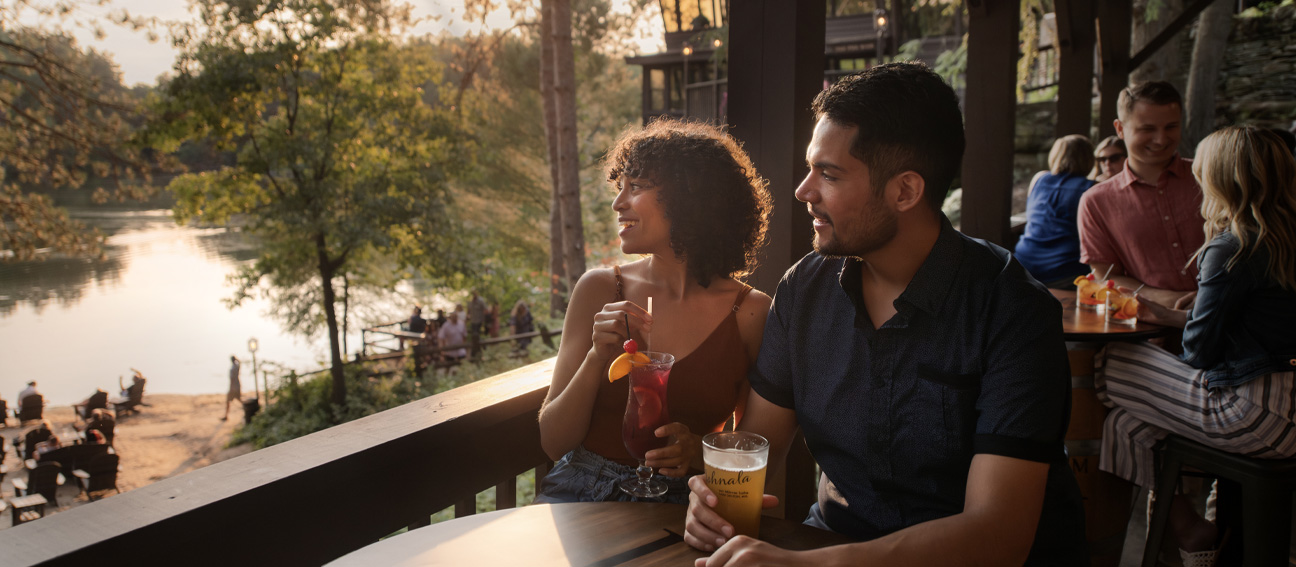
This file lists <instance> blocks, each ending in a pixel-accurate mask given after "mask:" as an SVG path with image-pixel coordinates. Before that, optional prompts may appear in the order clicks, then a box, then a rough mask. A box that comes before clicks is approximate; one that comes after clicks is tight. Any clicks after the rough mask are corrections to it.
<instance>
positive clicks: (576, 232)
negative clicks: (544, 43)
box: [551, 0, 585, 289]
mask: <svg viewBox="0 0 1296 567" xmlns="http://www.w3.org/2000/svg"><path fill="white" fill-rule="evenodd" d="M552 5H553V9H552V14H553V19H552V23H551V26H552V30H553V42H554V72H555V75H554V94H555V99H556V101H557V103H558V104H557V110H558V112H557V117H558V122H557V124H558V177H559V189H558V198H559V201H560V202H561V205H562V229H563V231H562V232H563V259H564V260H565V261H566V262H565V264H566V272H567V289H575V288H576V281H577V280H579V279H580V277H581V275H583V274H584V273H585V228H584V224H583V222H582V219H581V199H580V158H579V156H578V154H577V152H578V151H579V144H578V142H577V139H576V59H575V54H574V53H573V52H572V12H571V0H552Z"/></svg>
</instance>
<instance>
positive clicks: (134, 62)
mask: <svg viewBox="0 0 1296 567" xmlns="http://www.w3.org/2000/svg"><path fill="white" fill-rule="evenodd" d="M37 1H40V0H37ZM406 1H407V2H408V3H409V4H410V5H412V6H413V7H414V15H415V17H416V18H425V20H424V21H422V22H421V23H420V24H419V25H417V26H416V27H415V28H414V29H413V30H412V33H413V34H414V35H423V34H428V33H439V32H441V31H443V30H447V29H448V30H449V31H450V32H451V33H454V34H462V33H464V32H465V31H469V30H470V28H469V27H468V26H467V25H465V24H464V23H463V22H461V21H459V18H458V16H460V15H461V14H462V12H463V9H462V6H463V1H462V0H406ZM626 3H627V2H626V0H614V2H613V5H614V6H615V7H616V9H618V10H621V11H628V9H627V8H626V7H625V5H626ZM121 10H126V11H127V12H129V13H130V14H131V15H132V16H145V17H156V18H158V19H161V20H181V21H182V20H189V19H192V18H193V17H194V16H193V15H192V14H191V13H190V12H189V10H188V2H186V1H184V0H111V4H110V5H109V6H108V7H105V8H100V7H95V6H91V5H83V6H82V11H83V12H84V14H85V15H86V16H106V15H108V14H109V13H113V12H119V11H121ZM434 18H437V19H434ZM488 24H490V25H492V26H508V25H511V24H512V22H511V21H510V20H509V17H508V14H507V13H506V12H504V11H502V10H501V11H498V12H496V13H494V14H492V15H491V17H490V19H489V20H488ZM655 24H656V25H653V26H643V27H644V28H651V29H643V30H637V31H638V32H639V33H638V35H639V36H641V39H640V41H639V49H638V51H639V52H640V53H654V52H657V51H659V50H661V48H662V47H661V46H660V43H661V29H660V27H661V24H660V22H655ZM72 31H73V33H74V34H75V35H76V36H77V39H78V40H79V41H80V42H81V44H82V45H84V46H88V47H93V48H95V50H97V51H100V52H104V53H110V54H112V59H113V61H114V62H116V64H117V66H118V68H119V69H120V70H121V72H122V83H123V84H125V85H127V86H131V85H135V84H136V83H145V84H153V83H155V82H156V80H157V77H158V75H161V74H163V73H166V72H167V71H168V70H170V69H171V64H172V63H173V62H174V61H175V58H176V51H175V49H174V48H173V47H172V46H171V42H170V40H169V39H168V38H167V37H166V34H165V28H160V29H159V35H160V36H161V37H160V38H159V39H158V40H157V41H156V42H149V41H148V39H147V38H146V36H145V33H144V32H143V31H133V30H130V29H128V28H123V27H119V26H114V25H110V24H109V25H104V26H103V31H104V32H105V37H104V38H103V39H102V40H98V39H95V37H94V34H92V33H91V32H90V31H89V30H88V29H73V30H72Z"/></svg>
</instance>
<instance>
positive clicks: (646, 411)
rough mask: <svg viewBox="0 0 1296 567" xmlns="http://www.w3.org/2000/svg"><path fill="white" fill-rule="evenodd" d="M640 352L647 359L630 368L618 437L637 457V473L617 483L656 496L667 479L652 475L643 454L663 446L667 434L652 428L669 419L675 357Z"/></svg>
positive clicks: (628, 490)
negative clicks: (668, 399)
mask: <svg viewBox="0 0 1296 567" xmlns="http://www.w3.org/2000/svg"><path fill="white" fill-rule="evenodd" d="M643 354H644V355H646V356H647V357H648V362H647V363H645V364H635V365H634V366H633V367H632V368H631V370H630V387H629V390H630V393H629V395H628V396H627V397H626V411H625V418H624V419H622V420H621V440H622V441H624V442H625V447H626V450H627V451H629V452H630V455H632V456H633V457H634V458H636V459H639V467H638V468H637V469H635V473H636V474H637V475H638V476H637V478H627V479H625V480H623V481H621V483H620V484H619V486H620V488H621V490H622V491H624V492H625V493H626V494H629V495H631V496H635V497H638V498H656V497H658V496H661V495H663V494H666V483H664V482H662V481H660V480H655V479H653V478H652V472H653V471H652V467H649V466H648V465H647V464H646V463H645V462H644V460H645V457H644V455H645V454H647V453H648V451H651V450H653V449H660V448H662V447H665V446H666V438H663V437H657V436H656V435H654V434H653V432H654V431H656V430H657V428H658V427H661V426H663V425H666V424H667V423H670V408H668V407H667V405H666V382H667V381H668V380H669V379H670V370H671V366H673V365H674V364H675V357H674V356H672V355H669V354H666V353H664V352H644V353H643Z"/></svg>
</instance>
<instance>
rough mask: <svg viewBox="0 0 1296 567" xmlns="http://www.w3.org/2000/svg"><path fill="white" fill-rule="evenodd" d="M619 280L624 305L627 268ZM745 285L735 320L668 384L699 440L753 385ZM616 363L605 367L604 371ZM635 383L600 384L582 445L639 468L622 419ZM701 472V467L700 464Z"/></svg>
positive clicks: (679, 366) (670, 398)
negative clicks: (742, 329) (741, 321)
mask: <svg viewBox="0 0 1296 567" xmlns="http://www.w3.org/2000/svg"><path fill="white" fill-rule="evenodd" d="M613 270H614V271H615V272H616V277H617V297H616V300H617V301H623V300H624V299H625V298H624V294H623V293H622V291H621V290H622V289H623V286H622V284H621V269H620V268H619V267H613ZM751 289H752V288H751V286H744V287H743V289H742V291H739V292H738V295H737V296H736V297H735V298H734V304H733V309H732V310H731V311H730V312H729V316H727V317H725V318H724V320H723V321H721V322H720V324H719V325H718V326H716V328H715V330H713V331H711V334H710V335H708V336H707V338H706V339H704V340H703V341H702V344H700V345H698V347H697V348H696V349H694V350H693V352H691V353H689V354H687V355H685V356H684V358H679V359H676V361H675V365H674V366H672V367H671V372H670V380H669V381H668V382H667V383H666V405H667V407H668V408H669V410H670V419H671V421H672V422H675V421H678V422H680V423H683V424H684V425H687V426H688V428H689V431H691V432H692V433H694V434H696V435H705V434H707V433H711V432H713V431H720V430H721V429H723V428H724V424H725V422H726V421H728V420H729V418H730V417H731V416H732V415H733V412H734V408H736V407H737V406H738V396H739V394H741V393H742V391H743V388H744V387H745V386H746V385H747V368H748V366H749V363H748V360H747V348H746V346H744V345H743V342H742V336H741V335H740V334H739V332H738V307H739V306H740V305H742V302H743V299H744V298H746V297H747V294H748V293H749V292H751ZM610 362H611V360H608V361H605V362H604V367H605V368H606V365H607V364H608V363H610ZM629 384H630V380H627V379H621V380H617V381H616V382H608V381H607V380H600V381H599V391H598V396H597V397H595V399H594V412H593V414H592V415H591V416H590V428H589V432H588V433H586V434H585V440H584V442H582V444H583V445H584V446H585V448H586V449H588V450H590V451H593V452H595V453H598V454H599V455H602V456H603V457H605V458H607V459H609V460H611V461H615V462H617V463H621V464H623V465H627V466H631V467H635V466H638V465H639V461H638V460H636V459H635V458H634V457H631V456H630V453H629V451H626V448H625V443H623V442H622V441H621V418H622V416H624V415H625V408H626V397H627V396H629ZM698 468H699V469H700V468H701V463H698Z"/></svg>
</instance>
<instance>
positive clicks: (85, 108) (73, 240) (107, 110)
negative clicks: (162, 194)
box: [0, 0, 152, 261]
mask: <svg viewBox="0 0 1296 567" xmlns="http://www.w3.org/2000/svg"><path fill="white" fill-rule="evenodd" d="M114 23H117V24H121V25H127V26H134V27H136V28H144V27H147V26H148V25H149V24H148V22H147V21H144V20H139V19H134V18H130V17H129V16H126V15H122V16H120V17H118V18H117V19H116V21H114ZM68 27H90V28H92V29H94V30H96V31H97V32H98V33H100V34H102V29H100V22H99V21H98V20H96V19H87V18H85V17H84V15H83V14H81V12H80V6H79V3H78V2H73V1H62V2H47V3H33V2H27V1H22V0H19V1H13V2H9V1H5V2H0V261H12V260H18V261H22V260H28V259H31V258H34V257H36V256H37V255H38V253H39V252H38V251H41V250H42V249H48V250H50V251H53V252H57V253H63V254H70V255H77V256H96V255H99V254H101V245H102V236H101V235H100V234H99V233H98V232H96V231H92V230H90V229H88V228H87V227H85V226H84V225H83V224H81V223H78V222H75V221H72V220H70V219H69V218H68V217H67V214H66V212H65V211H63V210H62V209H60V208H57V207H55V206H54V205H53V203H52V202H51V201H50V199H49V198H48V197H47V196H45V195H42V194H40V193H39V192H40V191H43V190H47V189H55V188H65V187H70V188H79V187H81V186H83V185H85V184H86V183H87V181H89V180H92V179H96V178H97V180H98V181H100V183H98V185H99V187H98V188H97V189H96V190H95V191H94V195H93V197H94V200H95V202H98V203H102V202H104V201H106V200H108V199H109V198H116V199H118V200H124V199H127V198H132V199H143V198H146V197H147V196H149V194H150V193H151V188H150V187H149V186H148V185H147V183H146V182H147V180H148V177H149V174H150V172H151V169H152V164H150V162H149V160H148V159H147V158H146V156H145V155H144V154H143V153H142V152H141V151H140V150H139V148H137V147H134V146H132V145H130V144H129V143H127V141H128V139H129V138H130V132H131V130H132V129H133V128H134V126H135V125H136V124H135V122H136V121H137V117H136V115H135V106H136V104H137V103H138V101H139V96H140V95H141V93H140V92H139V91H132V90H128V89H126V88H125V87H123V86H122V84H121V74H120V73H119V72H118V71H117V68H116V66H115V65H114V64H113V63H112V61H111V60H109V59H108V58H107V57H105V56H104V55H102V54H100V53H97V52H95V51H94V50H92V49H83V48H82V47H80V46H79V45H77V42H76V40H75V39H73V38H72V35H71V33H69V31H68V29H67V28H68ZM150 33H151V32H150ZM104 180H108V181H111V183H103V181H104ZM138 180H143V181H145V183H139V182H137V181H138Z"/></svg>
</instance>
